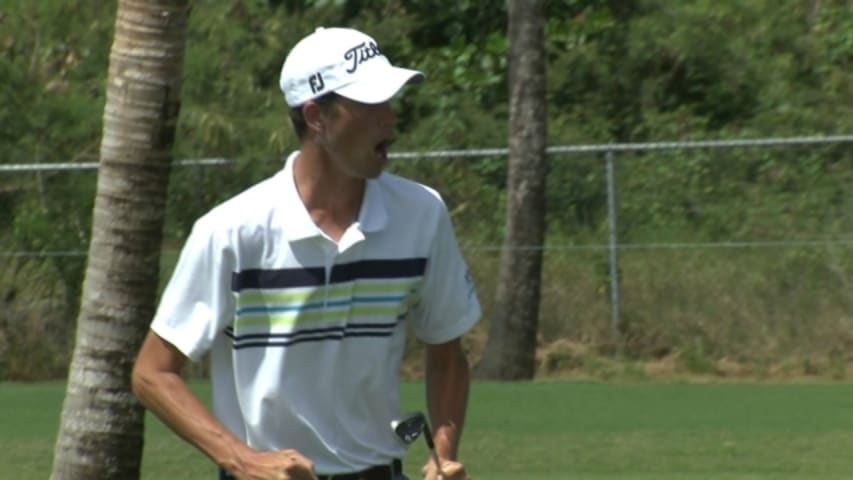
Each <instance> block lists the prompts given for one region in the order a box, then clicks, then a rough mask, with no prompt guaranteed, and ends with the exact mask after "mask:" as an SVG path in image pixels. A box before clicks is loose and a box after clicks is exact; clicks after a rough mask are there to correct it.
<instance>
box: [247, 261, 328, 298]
mask: <svg viewBox="0 0 853 480" xmlns="http://www.w3.org/2000/svg"><path fill="white" fill-rule="evenodd" d="M325 283H326V270H325V269H324V268H323V267H315V268H281V269H278V270H261V269H258V268H253V269H251V270H243V271H242V272H235V273H232V274H231V290H232V291H234V292H239V291H241V290H245V289H248V288H295V287H317V286H322V285H324V284H325Z"/></svg>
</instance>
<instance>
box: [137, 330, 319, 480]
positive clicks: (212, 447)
mask: <svg viewBox="0 0 853 480" xmlns="http://www.w3.org/2000/svg"><path fill="white" fill-rule="evenodd" d="M185 363H186V357H185V356H184V354H183V353H181V352H180V351H179V350H178V349H177V348H175V347H174V346H173V345H172V344H170V343H168V342H167V341H165V340H163V339H162V338H160V336H158V335H157V334H156V333H154V332H153V331H149V332H148V335H147V336H146V338H145V341H144V342H143V344H142V348H141V349H140V352H139V356H138V357H137V359H136V364H135V365H134V368H133V376H132V386H133V393H134V394H135V395H136V397H137V398H138V399H139V401H140V402H141V403H142V404H143V405H144V406H145V407H146V408H148V409H149V410H151V411H152V412H153V413H154V414H156V415H157V416H158V417H159V418H160V419H161V420H162V421H163V423H165V424H166V425H167V426H169V428H171V429H172V430H173V431H174V432H175V433H177V434H178V435H180V436H181V437H182V438H183V439H184V440H186V441H187V442H189V443H190V444H192V445H194V446H195V447H196V448H198V449H199V450H201V451H202V452H203V453H204V454H205V455H207V456H208V457H210V459H211V460H213V461H214V462H216V464H217V465H219V466H221V467H222V468H224V469H225V470H227V471H229V472H231V473H232V474H233V475H235V476H236V477H237V478H239V479H244V478H245V479H266V478H284V479H294V480H300V479H306V480H315V479H316V476H315V475H314V473H313V470H314V466H313V463H312V462H311V461H310V460H308V459H306V458H305V457H303V456H302V455H301V454H299V453H298V452H296V451H294V450H285V451H281V452H266V453H264V452H257V451H255V450H253V449H252V448H250V447H249V446H248V445H246V443H245V442H243V441H242V440H240V439H239V438H237V437H236V436H234V435H233V434H232V433H231V432H230V431H228V429H227V428H225V426H224V425H222V424H221V423H220V422H219V421H218V420H216V418H214V417H213V415H212V414H211V413H210V411H209V410H208V409H207V407H205V406H204V404H202V403H201V401H200V400H199V399H198V398H197V397H196V396H195V394H193V393H192V391H191V390H190V389H189V388H188V387H187V385H186V383H185V382H184V380H183V378H182V377H181V370H182V369H183V366H184V364H185ZM282 473H284V474H285V475H284V477H282V476H281V475H282Z"/></svg>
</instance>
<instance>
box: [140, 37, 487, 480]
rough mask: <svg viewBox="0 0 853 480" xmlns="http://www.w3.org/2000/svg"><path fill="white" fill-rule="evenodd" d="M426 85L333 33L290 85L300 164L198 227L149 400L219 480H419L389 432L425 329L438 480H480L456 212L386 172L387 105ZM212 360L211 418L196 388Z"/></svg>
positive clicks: (169, 299)
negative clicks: (474, 476) (469, 448)
mask: <svg viewBox="0 0 853 480" xmlns="http://www.w3.org/2000/svg"><path fill="white" fill-rule="evenodd" d="M422 78H423V75H422V74H421V73H420V72H417V71H414V70H407V69H403V68H398V67H394V66H392V65H391V64H390V63H389V61H388V59H387V58H386V57H385V56H384V55H383V54H382V53H381V51H380V50H379V48H378V46H377V45H376V42H375V41H374V40H373V39H372V38H370V37H369V36H367V35H365V34H363V33H361V32H358V31H355V30H351V29H342V28H329V29H322V28H321V29H317V31H316V32H314V33H313V34H311V35H309V36H307V37H306V38H304V39H303V40H302V41H300V42H299V43H298V44H297V45H296V46H295V47H294V48H293V49H292V50H291V52H290V54H289V55H288V57H287V59H286V60H285V62H284V66H283V68H282V72H281V82H280V83H281V88H282V90H283V92H284V96H285V99H286V101H287V104H288V106H289V107H290V108H291V112H290V114H291V119H292V121H293V124H294V128H295V129H296V131H297V134H298V136H299V137H300V150H299V151H298V152H294V153H293V154H291V155H290V157H289V158H288V160H287V162H286V164H285V166H284V168H283V169H282V170H281V171H280V172H278V173H277V174H276V175H275V176H273V177H271V178H269V179H267V180H265V181H262V182H261V183H259V184H257V185H255V186H253V187H251V188H249V189H248V190H246V191H245V192H243V193H241V194H239V195H237V196H236V197H234V198H232V199H230V200H228V201H226V202H225V203H223V204H222V205H219V206H218V207H216V208H214V209H213V210H211V211H210V212H209V213H208V214H206V215H205V216H203V217H202V218H200V219H199V220H198V221H197V222H196V224H195V226H194V227H193V231H192V233H191V234H190V236H189V238H188V239H187V242H186V245H185V246H184V249H183V251H182V253H181V257H180V260H179V261H178V264H177V266H176V268H175V272H174V274H173V277H172V279H171V280H170V282H169V284H168V286H167V288H166V290H165V291H164V293H163V297H162V299H161V304H160V307H159V309H158V311H157V314H156V315H155V318H154V320H153V322H152V324H151V331H150V332H149V334H148V336H147V337H146V339H145V341H144V343H143V345H142V348H141V350H140V353H139V357H138V359H137V361H136V365H135V367H134V371H133V389H134V392H135V393H136V395H137V396H138V397H139V399H140V401H141V402H142V403H143V404H144V405H145V406H146V407H147V408H149V409H150V410H151V411H153V412H154V413H155V414H157V415H158V416H159V417H160V418H161V419H163V421H164V422H165V423H166V424H167V425H169V426H170V427H171V428H172V429H173V430H174V431H175V432H176V433H177V434H178V435H180V436H181V437H183V438H184V439H186V440H187V441H188V442H189V443H191V444H192V445H194V446H196V447H197V448H198V449H200V450H201V451H202V452H204V453H205V454H206V455H207V456H208V457H210V458H211V459H212V460H213V461H214V462H216V464H217V465H219V467H220V471H221V473H220V478H223V479H225V478H236V479H240V480H244V479H252V480H260V479H293V480H305V479H311V480H316V479H320V480H323V479H336V480H338V479H351V480H356V479H366V480H378V479H382V480H391V479H397V478H405V477H404V476H403V475H402V472H401V471H400V470H401V468H400V461H399V458H400V457H402V456H403V455H404V454H405V445H404V443H403V442H402V441H400V440H399V439H398V438H396V436H395V434H394V432H393V430H392V429H391V426H390V424H391V421H392V420H394V419H396V418H399V417H400V416H401V413H400V411H399V367H400V361H401V358H402V355H403V350H404V345H405V335H406V331H407V329H408V328H411V330H412V331H413V332H414V333H415V334H416V335H417V336H418V337H419V338H420V339H421V340H422V341H424V342H425V343H426V354H425V355H426V380H425V382H426V389H427V408H428V411H429V416H430V417H431V419H432V423H433V426H434V431H435V449H436V452H437V454H438V456H439V458H440V462H439V463H440V464H441V472H440V473H439V468H438V467H436V465H435V462H429V461H428V462H427V463H426V464H425V466H424V468H423V475H424V478H425V479H428V480H438V479H441V480H462V479H467V478H468V477H467V474H466V472H465V469H464V467H463V465H462V464H461V463H459V462H458V459H457V450H458V447H459V440H460V436H461V433H462V426H463V422H464V417H465V411H466V406H467V397H468V388H469V368H468V363H467V360H466V358H465V355H464V352H463V351H462V348H461V346H460V342H459V338H460V336H461V335H463V334H464V333H465V332H467V331H468V330H469V329H470V328H471V327H472V326H473V325H474V324H475V323H476V321H477V320H478V318H479V315H480V307H479V303H478V301H477V296H476V293H475V291H474V287H473V284H472V283H471V280H470V275H469V274H468V271H467V267H466V265H465V262H464V260H463V259H462V256H461V254H460V252H459V249H458V246H457V243H456V239H455V236H454V234H453V229H452V226H451V223H450V219H449V216H448V212H447V209H446V207H445V206H444V204H443V203H442V201H441V199H440V197H439V195H438V194H437V193H436V192H435V191H433V190H431V189H429V188H427V187H425V186H422V185H419V184H417V183H415V182H411V181H408V180H405V179H402V178H400V177H397V176H394V175H391V174H388V173H383V172H382V170H383V167H384V166H385V164H386V162H387V148H388V145H389V143H390V141H391V138H392V132H393V127H394V124H395V121H396V118H395V116H394V113H393V112H392V111H391V109H390V106H389V103H388V102H389V100H390V99H391V97H393V96H394V95H395V94H396V93H397V92H398V91H399V90H400V89H401V88H402V87H403V86H404V85H405V84H407V83H410V82H412V81H419V80H421V79H422ZM208 351H209V352H210V355H211V356H210V360H211V382H212V388H213V408H212V410H213V412H212V413H211V412H209V411H208V410H207V409H206V408H205V407H204V405H203V404H202V403H201V402H200V401H199V400H198V399H197V398H196V397H194V396H193V394H192V393H191V392H190V390H189V389H188V388H187V386H186V385H185V383H184V382H183V381H182V379H181V376H180V372H181V370H182V367H183V366H184V364H185V362H186V360H187V359H190V360H197V359H199V358H200V357H201V356H202V355H203V354H204V353H205V352H208Z"/></svg>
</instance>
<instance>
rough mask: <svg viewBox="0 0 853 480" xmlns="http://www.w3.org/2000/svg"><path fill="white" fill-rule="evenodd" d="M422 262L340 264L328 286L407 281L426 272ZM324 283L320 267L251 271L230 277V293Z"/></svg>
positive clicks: (315, 285) (364, 261) (374, 261)
mask: <svg viewBox="0 0 853 480" xmlns="http://www.w3.org/2000/svg"><path fill="white" fill-rule="evenodd" d="M426 264H427V260H426V258H403V259H383V260H362V261H360V262H353V263H342V264H340V265H335V266H334V267H332V275H331V277H332V278H331V279H330V280H329V281H330V283H344V282H349V281H352V280H357V279H360V278H370V279H383V278H389V279H390V278H410V277H417V276H419V275H423V274H424V272H425V271H426ZM325 283H326V271H325V269H324V268H323V267H310V268H281V269H276V270H263V269H259V268H253V269H249V270H243V271H242V272H234V273H232V274H231V290H232V291H234V292H239V291H242V290H246V289H259V288H298V287H319V286H323V285H325Z"/></svg>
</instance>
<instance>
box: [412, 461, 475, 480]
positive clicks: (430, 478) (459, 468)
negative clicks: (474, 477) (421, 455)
mask: <svg viewBox="0 0 853 480" xmlns="http://www.w3.org/2000/svg"><path fill="white" fill-rule="evenodd" d="M421 473H422V474H423V479H424V480H471V477H469V476H468V473H467V472H466V471H465V466H464V465H462V464H461V463H459V462H453V461H450V460H443V461H442V462H441V473H440V474H439V473H438V469H437V468H436V466H435V462H434V461H432V459H430V460H429V461H428V462H427V463H426V464H425V465H424V468H422V469H421Z"/></svg>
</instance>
